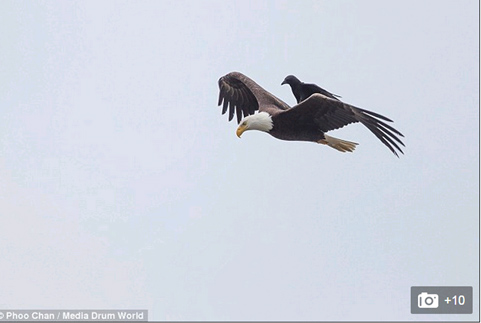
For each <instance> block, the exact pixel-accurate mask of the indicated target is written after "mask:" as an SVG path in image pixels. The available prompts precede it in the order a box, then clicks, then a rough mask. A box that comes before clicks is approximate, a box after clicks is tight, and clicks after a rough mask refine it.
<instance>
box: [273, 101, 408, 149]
mask: <svg viewBox="0 0 481 323" xmlns="http://www.w3.org/2000/svg"><path fill="white" fill-rule="evenodd" d="M277 118H278V120H279V121H280V122H283V121H284V120H285V121H288V122H289V123H291V124H292V123H293V122H296V123H298V124H297V125H295V126H296V127H299V128H305V129H309V128H310V129H313V128H317V129H319V130H321V131H322V132H324V133H325V132H328V131H330V130H335V129H339V128H342V127H344V126H346V125H348V124H350V123H355V122H360V123H362V124H363V125H365V126H366V127H367V128H368V129H369V130H371V132H372V133H373V134H374V135H375V136H376V137H377V138H378V139H379V140H381V142H382V143H383V144H385V145H386V146H387V147H388V148H389V149H390V150H391V151H392V152H393V153H394V154H395V155H396V156H398V157H399V155H398V154H397V152H398V151H399V152H400V153H403V151H402V149H401V148H400V147H399V145H402V146H404V143H403V142H402V141H401V139H399V137H398V136H400V137H404V136H403V134H402V133H400V132H399V131H398V130H396V129H394V128H393V127H392V126H390V125H388V124H387V123H386V122H392V120H391V119H388V118H386V117H385V116H383V115H380V114H378V113H375V112H372V111H368V110H364V109H360V108H356V107H354V106H352V105H350V104H346V103H344V102H341V101H338V100H334V99H331V98H328V97H326V96H324V95H322V94H318V93H315V94H313V95H312V96H310V97H309V98H308V99H306V100H304V101H302V102H301V103H299V104H298V105H296V106H294V107H292V108H291V109H289V110H288V111H282V112H280V113H279V114H278V115H277ZM398 144H399V145H398ZM396 149H397V151H396Z"/></svg>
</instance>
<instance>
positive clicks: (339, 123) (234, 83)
mask: <svg viewBox="0 0 481 323" xmlns="http://www.w3.org/2000/svg"><path fill="white" fill-rule="evenodd" d="M218 83H219V102H218V105H219V106H220V105H222V114H225V113H226V112H227V110H229V121H231V120H232V118H233V117H234V114H237V122H238V123H239V126H238V128H237V132H236V133H237V136H238V137H239V138H240V137H241V135H242V134H243V133H244V131H247V130H260V131H264V132H267V133H269V134H270V135H271V136H273V137H275V138H277V139H281V140H293V141H311V142H316V143H320V144H324V145H328V146H329V147H332V148H334V149H337V150H339V151H341V152H346V151H348V152H352V151H354V149H355V148H356V145H357V143H354V142H351V141H346V140H342V139H338V138H334V137H331V136H328V135H326V132H328V131H331V130H335V129H339V128H342V127H344V126H346V125H348V124H351V123H355V122H360V123H362V124H363V125H365V126H366V127H367V128H368V129H369V130H371V132H372V133H373V134H374V135H375V136H376V137H377V138H378V139H379V140H380V141H381V142H382V143H383V144H384V145H386V146H387V147H388V148H389V149H390V150H391V151H392V152H393V153H394V155H396V156H398V157H399V155H398V152H400V153H403V151H402V150H401V148H400V147H399V145H398V144H400V145H402V146H404V144H403V142H402V141H401V140H400V139H399V138H398V137H397V136H401V137H404V136H403V135H402V134H401V133H400V132H399V131H397V130H396V129H394V128H393V127H391V126H390V125H388V124H386V123H385V122H384V121H386V122H392V120H390V119H388V118H386V117H384V116H382V115H380V114H378V113H375V112H371V111H368V110H364V109H360V108H356V107H354V106H352V105H349V104H346V103H344V102H342V101H339V100H337V99H336V98H330V97H327V96H325V95H323V94H320V93H314V94H312V95H311V96H309V97H308V98H307V99H305V100H304V101H302V102H301V103H299V104H297V105H295V106H294V107H292V108H291V107H290V106H289V105H288V104H286V103H285V102H283V101H282V100H280V99H278V98H277V97H276V96H274V95H273V94H271V93H269V92H267V91H266V90H264V89H263V88H262V87H261V86H259V85H258V84H257V83H256V82H254V81H253V80H251V79H250V78H249V77H247V76H245V75H244V74H242V73H239V72H231V73H229V74H227V75H225V76H223V77H221V78H220V79H219V82H218ZM256 111H258V112H257V113H256ZM242 117H244V118H243V119H242Z"/></svg>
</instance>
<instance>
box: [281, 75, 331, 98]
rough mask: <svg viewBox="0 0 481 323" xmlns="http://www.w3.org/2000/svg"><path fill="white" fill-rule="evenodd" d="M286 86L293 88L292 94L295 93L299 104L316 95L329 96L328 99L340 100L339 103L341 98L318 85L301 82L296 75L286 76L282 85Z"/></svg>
mask: <svg viewBox="0 0 481 323" xmlns="http://www.w3.org/2000/svg"><path fill="white" fill-rule="evenodd" d="M284 84H289V85H290V86H291V89H292V93H294V96H295V97H296V100H297V103H300V102H301V101H304V100H305V99H307V98H308V97H310V96H311V95H313V94H314V93H320V94H323V95H325V96H327V97H328V98H331V99H334V100H338V101H339V99H338V98H340V96H339V95H336V94H332V93H331V92H329V91H326V90H324V89H323V88H321V87H319V86H317V85H316V84H310V83H304V82H301V81H300V80H299V79H298V78H297V77H295V76H294V75H288V76H286V78H285V79H284V81H282V83H281V85H284Z"/></svg>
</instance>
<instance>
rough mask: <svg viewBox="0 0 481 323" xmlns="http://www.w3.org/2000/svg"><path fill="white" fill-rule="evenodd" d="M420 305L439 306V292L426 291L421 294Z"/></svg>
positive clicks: (427, 306) (424, 306)
mask: <svg viewBox="0 0 481 323" xmlns="http://www.w3.org/2000/svg"><path fill="white" fill-rule="evenodd" d="M418 307H419V308H438V307H439V296H438V294H428V293H426V292H423V293H421V294H419V295H418Z"/></svg>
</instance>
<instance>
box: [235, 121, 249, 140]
mask: <svg viewBox="0 0 481 323" xmlns="http://www.w3.org/2000/svg"><path fill="white" fill-rule="evenodd" d="M246 128H247V126H246V125H245V124H241V125H240V126H239V127H237V131H236V132H235V133H236V134H237V137H239V138H240V137H241V136H242V134H243V133H244V131H246Z"/></svg>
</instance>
